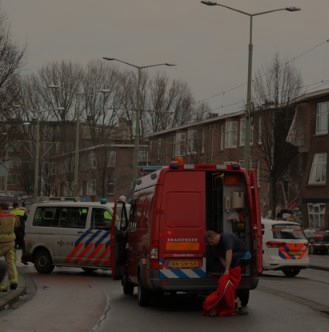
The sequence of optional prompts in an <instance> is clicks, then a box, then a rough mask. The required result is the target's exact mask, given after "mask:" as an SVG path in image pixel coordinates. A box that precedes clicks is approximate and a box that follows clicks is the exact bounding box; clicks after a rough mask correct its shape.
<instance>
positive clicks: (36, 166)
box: [33, 112, 40, 201]
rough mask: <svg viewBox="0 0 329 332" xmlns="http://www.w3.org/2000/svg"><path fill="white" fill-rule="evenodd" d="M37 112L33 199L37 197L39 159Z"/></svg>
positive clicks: (38, 119) (38, 121)
mask: <svg viewBox="0 0 329 332" xmlns="http://www.w3.org/2000/svg"><path fill="white" fill-rule="evenodd" d="M39 115H40V114H39V112H38V115H37V125H36V146H35V165H34V188H33V200H34V201H36V200H37V198H38V189H39V161H40V118H39Z"/></svg>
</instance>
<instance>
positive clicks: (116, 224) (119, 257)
mask: <svg viewBox="0 0 329 332" xmlns="http://www.w3.org/2000/svg"><path fill="white" fill-rule="evenodd" d="M127 228H128V215H127V210H126V204H125V202H123V201H120V200H118V201H116V202H115V205H114V210H113V217H112V231H111V261H112V262H111V265H112V278H113V279H120V278H121V277H122V276H123V272H124V267H125V264H126V257H127V255H126V244H127Z"/></svg>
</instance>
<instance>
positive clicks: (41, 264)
mask: <svg viewBox="0 0 329 332" xmlns="http://www.w3.org/2000/svg"><path fill="white" fill-rule="evenodd" d="M34 266H35V269H36V270H37V271H38V272H39V273H42V274H46V273H51V272H52V271H53V270H54V268H55V266H54V265H53V262H52V260H51V257H50V254H49V252H48V251H47V250H46V249H38V250H37V251H36V253H35V254H34Z"/></svg>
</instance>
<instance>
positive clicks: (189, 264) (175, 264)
mask: <svg viewBox="0 0 329 332" xmlns="http://www.w3.org/2000/svg"><path fill="white" fill-rule="evenodd" d="M168 265H169V267H171V268H174V269H187V268H193V267H199V261H197V260H182V261H179V260H177V261H176V260H175V261H169V262H168Z"/></svg>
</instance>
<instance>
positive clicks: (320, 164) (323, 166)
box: [308, 153, 327, 184]
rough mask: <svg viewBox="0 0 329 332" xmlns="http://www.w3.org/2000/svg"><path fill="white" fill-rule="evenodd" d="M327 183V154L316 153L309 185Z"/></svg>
mask: <svg viewBox="0 0 329 332" xmlns="http://www.w3.org/2000/svg"><path fill="white" fill-rule="evenodd" d="M326 181H327V154H326V153H316V154H315V155H314V156H313V162H312V167H311V172H310V176H309V179H308V184H325V183H326Z"/></svg>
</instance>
